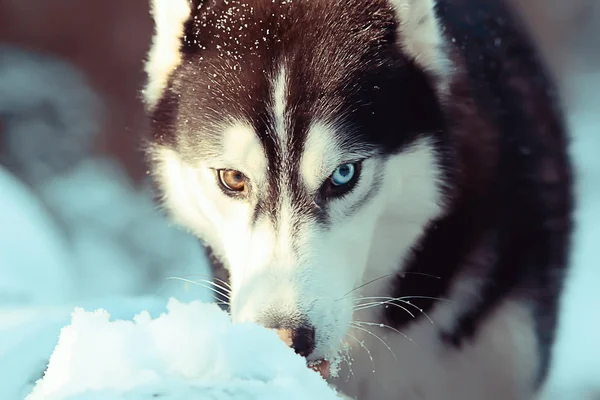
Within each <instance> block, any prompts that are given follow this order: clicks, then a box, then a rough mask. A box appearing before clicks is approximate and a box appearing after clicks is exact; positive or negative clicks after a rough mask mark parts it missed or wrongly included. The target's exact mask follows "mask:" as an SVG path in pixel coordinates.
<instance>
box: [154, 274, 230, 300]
mask: <svg viewBox="0 0 600 400" xmlns="http://www.w3.org/2000/svg"><path fill="white" fill-rule="evenodd" d="M166 279H167V280H177V281H182V282H186V283H191V284H194V285H198V286H202V287H203V288H205V289H207V290H212V291H213V292H215V293H217V294H219V295H221V296H223V297H225V298H226V299H227V300H230V296H229V294H227V293H223V292H221V291H219V290H217V289H216V288H214V287H210V286H207V285H205V284H203V283H202V282H203V281H204V280H201V281H192V280H190V279H185V278H179V277H176V276H171V277H168V278H166ZM204 282H206V283H209V284H213V285H215V286H218V285H216V284H215V283H214V282H210V281H204Z"/></svg>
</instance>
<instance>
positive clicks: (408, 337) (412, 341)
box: [354, 321, 419, 347]
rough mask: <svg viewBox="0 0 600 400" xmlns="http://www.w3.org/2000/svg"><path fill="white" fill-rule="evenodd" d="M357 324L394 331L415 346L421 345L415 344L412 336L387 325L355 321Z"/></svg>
mask: <svg viewBox="0 0 600 400" xmlns="http://www.w3.org/2000/svg"><path fill="white" fill-rule="evenodd" d="M354 322H355V323H357V324H360V325H368V326H378V327H380V328H388V329H391V330H392V331H394V332H396V333H398V334H400V335H401V336H402V337H404V338H405V339H407V340H408V341H410V342H411V343H412V344H414V345H415V346H417V347H419V345H418V344H417V342H415V341H414V340H412V338H411V337H410V336H408V335H407V334H406V333H404V332H402V331H399V330H398V329H396V328H394V327H393V326H389V325H386V324H378V323H376V322H365V321H354Z"/></svg>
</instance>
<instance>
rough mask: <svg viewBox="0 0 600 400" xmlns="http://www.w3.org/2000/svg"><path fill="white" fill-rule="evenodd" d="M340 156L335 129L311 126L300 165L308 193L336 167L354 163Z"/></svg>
mask: <svg viewBox="0 0 600 400" xmlns="http://www.w3.org/2000/svg"><path fill="white" fill-rule="evenodd" d="M341 156H342V154H340V149H339V146H338V143H337V141H336V139H335V129H334V128H333V127H332V126H329V125H327V124H324V123H315V124H313V125H312V126H311V127H310V129H309V130H308V134H307V137H306V141H305V142H304V152H303V154H302V161H301V164H300V173H301V174H302V179H303V180H304V183H305V184H306V186H307V187H308V188H309V190H310V191H316V190H317V189H318V188H319V187H320V186H321V185H322V184H323V182H324V181H325V179H327V178H328V177H329V175H331V173H332V172H333V170H334V169H335V168H337V166H338V165H340V164H341V163H343V162H346V161H354V160H343V159H341Z"/></svg>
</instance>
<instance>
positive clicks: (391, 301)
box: [354, 296, 453, 324]
mask: <svg viewBox="0 0 600 400" xmlns="http://www.w3.org/2000/svg"><path fill="white" fill-rule="evenodd" d="M362 299H388V300H386V301H382V302H370V303H365V304H358V305H357V306H356V307H355V308H354V311H360V310H365V309H368V308H371V307H375V306H378V305H383V304H391V305H395V306H397V307H400V306H399V305H397V304H396V303H394V301H401V302H402V303H404V304H407V305H409V306H411V307H413V308H415V309H417V310H419V312H420V313H422V314H423V315H424V316H425V318H427V319H428V320H429V322H431V323H432V324H433V323H434V322H433V320H432V319H431V318H430V317H429V315H427V313H426V312H425V310H423V309H422V308H420V307H418V306H416V305H415V304H413V303H411V302H410V301H408V300H405V299H432V300H439V301H446V302H449V303H453V301H452V300H450V299H444V298H440V297H430V296H402V297H395V298H394V297H383V296H379V297H377V296H376V297H361V298H357V299H355V301H356V300H358V301H360V300H362ZM400 308H402V309H404V310H405V311H407V312H408V310H406V308H404V307H400ZM409 314H411V313H410V312H409ZM411 315H412V314H411ZM413 318H414V315H413Z"/></svg>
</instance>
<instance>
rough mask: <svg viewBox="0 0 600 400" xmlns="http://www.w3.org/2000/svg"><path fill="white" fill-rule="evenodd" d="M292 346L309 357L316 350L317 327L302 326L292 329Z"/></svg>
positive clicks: (297, 351)
mask: <svg viewBox="0 0 600 400" xmlns="http://www.w3.org/2000/svg"><path fill="white" fill-rule="evenodd" d="M292 348H293V349H294V351H295V352H296V353H297V354H300V355H301V356H302V357H308V356H309V355H310V354H311V353H312V352H313V351H314V350H315V328H313V327H302V328H298V329H296V330H294V331H292Z"/></svg>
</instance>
